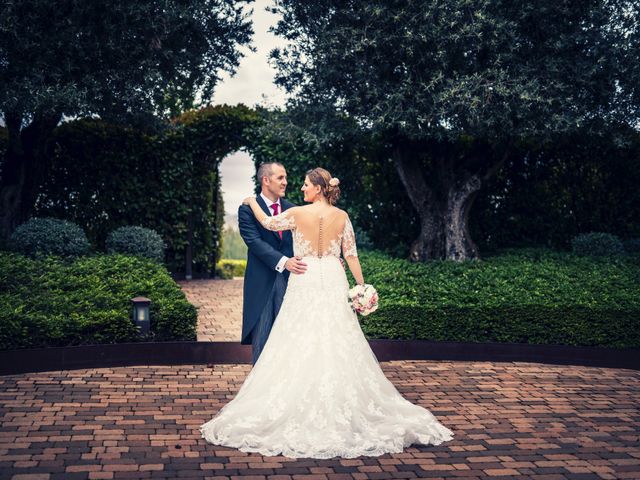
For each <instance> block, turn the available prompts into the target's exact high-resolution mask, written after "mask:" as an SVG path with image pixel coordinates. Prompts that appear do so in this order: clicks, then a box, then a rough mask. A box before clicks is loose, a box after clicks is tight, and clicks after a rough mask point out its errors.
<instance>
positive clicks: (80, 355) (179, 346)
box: [0, 340, 640, 375]
mask: <svg viewBox="0 0 640 480" xmlns="http://www.w3.org/2000/svg"><path fill="white" fill-rule="evenodd" d="M369 343H370V344H371V347H372V349H373V351H374V353H375V354H376V356H377V357H378V360H380V361H381V362H386V361H391V360H461V361H478V362H484V361H492V362H531V363H544V364H555V365H576V366H587V367H608V368H627V369H632V370H640V349H612V348H599V347H573V346H567V345H529V344H519V343H473V342H430V341H423V340H370V341H369ZM222 363H251V346H250V345H240V344H239V343H237V342H154V343H120V344H110V345H82V346H76V347H54V348H40V349H25V350H6V351H2V352H0V375H14V374H21V373H32V372H45V371H54V370H75V369H84V368H109V367H125V366H134V365H185V364H222Z"/></svg>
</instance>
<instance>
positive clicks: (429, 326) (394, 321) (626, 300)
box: [361, 249, 640, 348]
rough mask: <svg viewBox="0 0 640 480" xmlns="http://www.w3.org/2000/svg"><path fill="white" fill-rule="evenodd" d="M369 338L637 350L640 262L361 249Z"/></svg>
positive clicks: (530, 253)
mask: <svg viewBox="0 0 640 480" xmlns="http://www.w3.org/2000/svg"><path fill="white" fill-rule="evenodd" d="M361 262H362V266H363V270H364V274H365V280H366V282H367V283H371V284H373V285H374V286H375V287H376V288H377V289H378V292H379V293H380V308H379V310H378V311H377V312H375V313H373V314H371V315H370V316H368V317H362V318H361V323H362V328H363V330H364V332H365V334H366V335H367V336H368V337H369V338H390V339H420V340H439V341H445V340H448V341H472V342H515V343H534V344H561V345H585V346H588V345H591V346H602V347H616V348H625V347H636V348H637V347H640V295H639V292H638V285H639V284H640V257H639V256H631V255H629V256H614V257H609V258H606V259H604V258H603V259H600V258H589V257H580V256H578V255H575V254H571V253H559V252H551V251H547V250H540V249H522V250H512V251H507V252H505V253H503V254H502V255H499V256H494V257H489V258H486V259H485V260H481V261H473V262H466V263H457V262H453V261H434V262H429V263H426V264H415V263H410V262H408V261H405V260H400V259H394V258H390V257H388V256H386V255H383V254H381V253H377V252H371V253H367V252H363V253H362V254H361Z"/></svg>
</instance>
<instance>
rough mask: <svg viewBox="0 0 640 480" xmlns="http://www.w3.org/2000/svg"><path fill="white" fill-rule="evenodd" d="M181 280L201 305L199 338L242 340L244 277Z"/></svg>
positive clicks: (189, 294) (216, 340)
mask: <svg viewBox="0 0 640 480" xmlns="http://www.w3.org/2000/svg"><path fill="white" fill-rule="evenodd" d="M178 283H179V285H180V287H181V288H182V291H183V292H184V293H185V295H186V296H187V299H188V300H189V302H191V303H192V304H193V305H195V306H196V307H197V308H198V341H200V342H239V341H240V334H241V333H242V283H243V280H242V279H234V280H181V281H179V282H178Z"/></svg>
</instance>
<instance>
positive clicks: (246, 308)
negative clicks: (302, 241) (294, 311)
mask: <svg viewBox="0 0 640 480" xmlns="http://www.w3.org/2000/svg"><path fill="white" fill-rule="evenodd" d="M257 200H258V205H260V208H262V210H264V212H265V213H266V214H267V215H269V216H271V215H272V212H270V211H269V207H267V205H266V204H265V203H264V200H262V197H261V196H260V195H258V196H257ZM280 204H281V205H282V211H283V212H284V211H285V210H287V209H289V208H291V207H293V206H295V205H293V204H292V203H291V202H288V201H286V200H285V199H284V198H281V199H280ZM238 226H239V227H240V235H241V236H242V239H243V240H244V243H246V244H247V247H248V251H247V269H246V271H245V274H244V293H243V298H242V337H241V340H240V343H241V344H244V345H249V344H251V340H252V338H251V330H253V328H254V327H255V325H256V323H257V322H258V319H259V318H260V314H261V313H262V310H263V309H264V306H265V305H266V303H267V300H268V299H269V294H271V289H272V288H273V283H274V282H275V279H276V275H284V276H285V279H286V280H288V279H289V272H288V271H286V270H285V271H284V273H278V272H277V271H276V265H277V264H278V262H279V261H280V259H281V258H282V256H283V255H285V256H287V257H292V256H293V237H292V235H291V230H285V231H283V232H282V240H280V235H278V232H272V231H271V230H267V229H266V228H264V227H263V226H262V225H261V224H260V222H258V220H257V219H256V217H255V215H254V214H253V211H252V210H251V207H250V206H249V205H240V208H238Z"/></svg>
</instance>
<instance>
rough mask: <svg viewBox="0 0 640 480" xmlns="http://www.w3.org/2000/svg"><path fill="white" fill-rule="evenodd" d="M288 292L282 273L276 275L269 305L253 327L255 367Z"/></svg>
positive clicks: (252, 338)
mask: <svg viewBox="0 0 640 480" xmlns="http://www.w3.org/2000/svg"><path fill="white" fill-rule="evenodd" d="M286 290H287V282H286V280H285V277H284V275H283V274H282V273H278V274H277V275H276V280H275V282H273V288H272V289H271V294H270V295H269V298H268V300H267V304H266V305H265V306H264V309H263V310H262V313H261V314H260V318H259V319H258V323H256V326H255V327H253V330H252V332H251V346H252V350H253V364H254V365H255V364H256V362H257V361H258V358H259V357H260V353H262V349H263V348H264V346H265V344H266V343H267V340H268V339H269V333H270V332H271V327H273V323H274V322H275V320H276V317H277V316H278V312H279V311H280V307H281V306H282V300H283V298H284V293H285V291H286Z"/></svg>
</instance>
